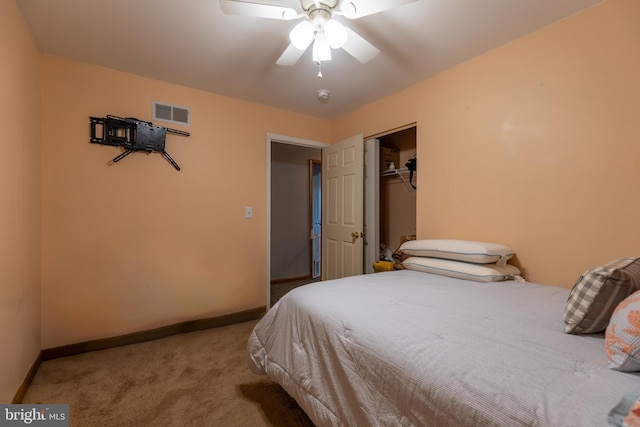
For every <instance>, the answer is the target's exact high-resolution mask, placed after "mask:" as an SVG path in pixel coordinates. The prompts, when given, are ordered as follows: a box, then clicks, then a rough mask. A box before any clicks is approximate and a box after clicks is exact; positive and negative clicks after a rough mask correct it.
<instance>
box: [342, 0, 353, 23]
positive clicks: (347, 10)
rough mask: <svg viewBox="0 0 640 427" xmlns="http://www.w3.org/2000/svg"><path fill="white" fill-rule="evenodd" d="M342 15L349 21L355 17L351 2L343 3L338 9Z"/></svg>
mask: <svg viewBox="0 0 640 427" xmlns="http://www.w3.org/2000/svg"><path fill="white" fill-rule="evenodd" d="M340 9H341V10H342V14H343V15H344V16H346V17H347V18H349V19H353V18H355V16H356V5H355V4H354V3H353V2H352V1H347V2H343V3H342V6H341V7H340Z"/></svg>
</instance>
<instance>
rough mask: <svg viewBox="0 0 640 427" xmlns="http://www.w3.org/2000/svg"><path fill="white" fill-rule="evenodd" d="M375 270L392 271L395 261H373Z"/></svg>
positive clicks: (377, 271) (378, 271)
mask: <svg viewBox="0 0 640 427" xmlns="http://www.w3.org/2000/svg"><path fill="white" fill-rule="evenodd" d="M373 270H374V271H375V272H376V273H380V272H381V271H391V270H393V263H392V262H391V261H377V262H374V263H373Z"/></svg>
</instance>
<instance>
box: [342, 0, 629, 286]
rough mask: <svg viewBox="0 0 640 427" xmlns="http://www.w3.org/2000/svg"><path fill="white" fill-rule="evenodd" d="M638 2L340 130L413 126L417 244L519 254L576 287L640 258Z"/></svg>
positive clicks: (353, 119)
mask: <svg viewBox="0 0 640 427" xmlns="http://www.w3.org/2000/svg"><path fill="white" fill-rule="evenodd" d="M638 16H640V2H638V1H636V0H608V1H606V2H604V3H602V4H600V5H598V6H596V7H593V8H591V9H588V10H586V11H584V12H583V13H579V14H577V15H574V16H572V17H570V18H568V19H565V20H563V21H560V22H558V23H556V24H554V25H551V26H548V27H546V28H544V29H542V30H540V31H537V32H535V33H532V34H530V35H528V36H526V37H523V38H521V39H519V40H516V41H514V42H512V43H509V44H508V45H505V46H503V47H500V48H498V49H495V50H493V51H491V52H488V53H486V54H484V55H481V56H479V57H477V58H475V59H473V60H471V61H468V62H466V63H463V64H461V65H459V66H457V67H454V68H452V69H450V70H448V71H446V72H443V73H441V74H440V75H438V76H436V77H434V78H431V79H429V80H426V81H424V82H422V83H420V84H417V85H415V86H413V87H411V88H409V89H407V90H405V91H403V92H401V93H397V94H395V95H393V96H390V97H387V98H384V99H382V100H380V101H378V102H375V103H373V104H370V105H368V106H366V107H364V108H362V109H360V110H358V111H355V112H353V113H351V114H348V115H345V116H344V117H341V118H339V119H338V120H335V121H334V122H333V135H332V136H333V139H334V140H336V141H337V140H340V139H342V138H344V137H346V136H348V135H352V134H355V133H358V132H364V134H365V135H372V134H376V133H379V132H382V131H384V130H385V129H391V128H395V127H398V126H400V125H403V124H406V123H411V122H414V121H415V122H417V153H418V159H419V161H418V175H419V176H420V182H421V185H420V187H419V189H418V193H417V233H418V238H457V239H471V240H483V241H492V242H499V243H504V244H508V245H510V246H512V247H513V248H514V249H515V250H516V252H517V254H518V259H517V261H518V262H519V263H520V264H521V266H522V268H523V269H524V271H525V273H526V277H527V278H528V279H529V280H531V281H535V282H539V283H546V284H556V285H560V286H564V287H571V286H572V285H573V283H574V282H575V280H576V279H577V278H578V276H579V275H580V274H581V273H583V272H584V271H585V270H586V269H588V268H591V267H593V266H595V265H598V264H600V263H604V262H607V261H609V260H612V259H615V258H617V257H621V256H637V255H640V240H638V236H640V227H639V226H638V221H637V216H638V215H637V212H638V211H639V210H640V199H638V197H637V193H638V183H640V139H639V135H640V129H639V128H638V120H639V118H640V102H639V100H640V78H639V76H640V55H638V52H640V25H637V17H638Z"/></svg>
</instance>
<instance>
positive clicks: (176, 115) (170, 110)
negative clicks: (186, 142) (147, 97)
mask: <svg viewBox="0 0 640 427" xmlns="http://www.w3.org/2000/svg"><path fill="white" fill-rule="evenodd" d="M153 120H160V121H162V122H170V123H176V124H179V125H187V126H190V125H191V111H190V110H189V108H187V107H180V106H178V105H171V104H165V103H161V102H154V103H153Z"/></svg>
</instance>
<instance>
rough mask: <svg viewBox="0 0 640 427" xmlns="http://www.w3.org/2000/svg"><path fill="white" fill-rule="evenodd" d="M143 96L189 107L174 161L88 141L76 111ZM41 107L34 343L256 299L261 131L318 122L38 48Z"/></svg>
mask: <svg viewBox="0 0 640 427" xmlns="http://www.w3.org/2000/svg"><path fill="white" fill-rule="evenodd" d="M152 101H161V102H166V103H170V104H177V105H181V106H188V107H190V108H191V114H192V116H191V126H190V127H184V128H183V127H180V128H181V129H184V130H187V131H189V132H190V133H191V136H190V137H181V136H177V135H168V136H167V139H166V149H167V151H168V152H169V154H170V155H171V156H172V157H173V158H174V159H175V160H176V162H177V163H178V164H179V165H180V166H181V168H182V170H181V171H180V172H178V171H176V170H175V169H174V168H173V167H172V166H171V165H170V164H169V163H168V162H167V161H165V160H164V159H163V158H162V157H161V156H160V155H159V154H157V153H154V154H150V155H147V154H144V153H133V154H131V155H129V156H128V157H126V158H125V159H123V160H121V161H120V162H118V163H116V164H109V163H110V160H111V159H113V158H114V157H115V156H116V155H117V154H119V150H118V149H117V148H115V147H110V146H100V145H96V144H91V143H89V141H88V138H89V116H98V117H104V116H105V115H108V114H112V115H117V116H122V117H137V118H139V119H144V120H150V119H151V103H152ZM43 111H44V116H43V121H42V127H43V159H44V161H43V168H42V175H43V193H44V197H43V206H42V207H43V218H44V219H43V233H42V236H43V289H42V294H43V298H42V317H43V319H42V325H43V326H42V328H43V329H42V335H43V342H42V346H43V348H50V347H54V346H60V345H64V344H69V343H75V342H82V341H86V340H91V339H96V338H102V337H108V336H113V335H119V334H125V333H129V332H132V331H138V330H144V329H149V328H154V327H158V326H163V325H167V324H171V323H175V322H181V321H186V320H191V319H198V318H204V317H208V316H217V315H222V314H227V313H233V312H238V311H241V310H246V309H252V308H256V307H260V306H264V305H265V275H266V265H265V256H266V212H265V209H266V192H265V188H266V183H265V174H266V134H267V133H275V134H280V135H290V136H295V137H298V138H305V139H311V140H317V141H329V139H330V135H329V123H328V122H327V121H324V120H320V119H315V118H311V117H308V116H304V115H300V114H295V113H290V112H286V111H283V110H278V109H275V108H271V107H266V106H261V105H257V104H253V103H249V102H244V101H241V100H237V99H232V98H227V97H223V96H219V95H215V94H211V93H207V92H202V91H197V90H192V89H188V88H185V87H180V86H176V85H171V84H167V83H163V82H159V81H155V80H150V79H146V78H141V77H137V76H133V75H130V74H125V73H121V72H116V71H113V70H109V69H105V68H99V67H95V66H89V65H85V64H80V63H76V62H71V61H67V60H63V59H60V58H56V57H51V56H44V57H43ZM154 124H157V125H161V124H162V123H160V122H155V123H154ZM165 125H166V126H168V127H178V126H174V125H171V124H165ZM245 206H251V207H253V215H254V216H253V219H245V218H244V208H245Z"/></svg>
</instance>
